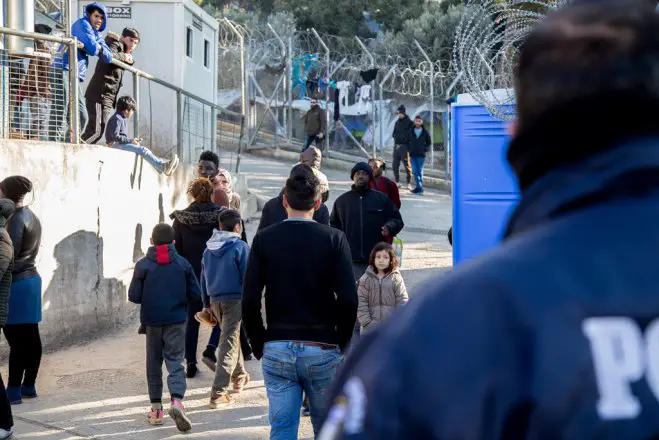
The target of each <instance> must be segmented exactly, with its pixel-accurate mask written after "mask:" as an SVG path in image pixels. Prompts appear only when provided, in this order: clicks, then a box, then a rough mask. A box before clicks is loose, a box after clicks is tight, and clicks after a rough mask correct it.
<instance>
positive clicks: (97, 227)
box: [0, 140, 194, 350]
mask: <svg viewBox="0 0 659 440" xmlns="http://www.w3.org/2000/svg"><path fill="white" fill-rule="evenodd" d="M15 174H21V175H24V176H26V177H28V178H30V179H31V180H32V181H33V182H34V186H35V190H34V193H33V194H31V195H28V196H27V198H26V201H25V202H26V204H28V205H29V206H30V207H31V208H32V209H33V210H34V211H35V213H36V214H37V216H38V217H39V218H40V220H41V222H42V226H43V237H42V242H41V250H40V252H39V257H38V259H37V267H38V270H39V272H40V274H41V276H42V278H43V322H42V325H41V329H42V338H43V342H44V347H45V348H46V349H47V350H48V349H51V350H52V349H55V348H57V347H59V346H63V345H68V344H70V343H73V342H77V341H82V340H87V339H90V338H92V337H94V336H96V335H99V334H103V333H106V332H108V331H111V330H114V329H118V328H121V327H125V326H127V325H135V322H136V316H137V313H138V307H137V306H135V305H134V304H131V303H129V302H128V300H127V290H128V285H129V284H130V279H131V276H132V270H133V265H134V262H136V261H137V260H138V259H139V258H141V257H142V256H143V255H144V253H145V252H146V250H147V248H148V246H149V238H150V235H151V229H152V228H153V226H154V225H156V224H157V223H158V222H162V221H167V222H170V220H169V214H170V212H171V211H172V210H174V209H180V208H183V207H185V206H186V205H187V203H188V200H187V197H186V195H185V189H186V185H187V183H188V181H189V180H190V179H191V178H192V177H193V174H194V170H193V169H191V168H189V167H188V168H187V169H186V168H184V167H180V168H179V169H178V170H177V173H176V175H174V176H171V177H166V176H164V175H160V174H159V173H157V172H155V170H153V169H152V168H151V167H150V166H149V165H148V164H147V163H146V162H143V161H142V160H141V159H140V158H139V157H138V156H136V155H135V154H132V153H128V152H124V151H117V150H112V149H109V148H106V147H98V146H74V145H60V144H52V143H38V142H27V141H2V140H0V178H4V177H7V176H10V175H15ZM135 330H136V331H137V327H135Z"/></svg>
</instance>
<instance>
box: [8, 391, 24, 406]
mask: <svg viewBox="0 0 659 440" xmlns="http://www.w3.org/2000/svg"><path fill="white" fill-rule="evenodd" d="M7 397H8V398H9V403H10V404H12V405H19V404H21V403H23V398H22V397H21V388H20V387H7Z"/></svg>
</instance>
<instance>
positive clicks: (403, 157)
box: [392, 145, 412, 184]
mask: <svg viewBox="0 0 659 440" xmlns="http://www.w3.org/2000/svg"><path fill="white" fill-rule="evenodd" d="M401 162H403V166H404V167H405V173H406V174H407V183H408V184H409V183H410V181H411V180H412V176H411V172H412V170H411V169H410V155H409V153H408V152H407V145H396V146H395V147H394V160H393V164H392V168H393V169H394V178H395V179H396V183H398V182H400V173H399V172H400V170H399V168H400V163H401Z"/></svg>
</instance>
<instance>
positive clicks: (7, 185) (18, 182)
mask: <svg viewBox="0 0 659 440" xmlns="http://www.w3.org/2000/svg"><path fill="white" fill-rule="evenodd" d="M0 191H2V194H4V197H5V198H6V199H9V200H11V201H12V202H14V203H18V202H19V201H20V200H21V198H23V196H25V194H27V193H29V192H30V191H32V182H30V179H28V178H27V177H23V176H10V177H7V178H6V179H4V180H3V181H2V182H0Z"/></svg>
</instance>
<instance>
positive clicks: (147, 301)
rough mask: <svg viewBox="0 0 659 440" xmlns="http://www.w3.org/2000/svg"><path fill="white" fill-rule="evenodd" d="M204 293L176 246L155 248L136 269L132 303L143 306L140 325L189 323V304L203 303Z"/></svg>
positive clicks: (131, 288)
mask: <svg viewBox="0 0 659 440" xmlns="http://www.w3.org/2000/svg"><path fill="white" fill-rule="evenodd" d="M200 295H201V291H200V290H199V283H198V282H197V278H196V277H195V275H194V271H193V270H192V266H191V265H190V263H188V260H186V259H185V258H183V257H181V256H180V255H179V254H177V253H176V249H174V245H173V244H170V245H162V246H151V247H150V248H149V250H148V251H147V254H146V257H144V258H142V259H141V260H140V261H138V262H137V264H136V265H135V271H134V272H133V280H132V281H131V283H130V288H129V289H128V300H129V301H130V302H133V303H135V304H141V306H142V307H141V308H140V321H141V322H142V324H145V325H171V324H180V323H183V322H185V320H186V318H187V306H188V303H189V302H191V301H194V300H195V299H196V300H197V301H199V296H200Z"/></svg>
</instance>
